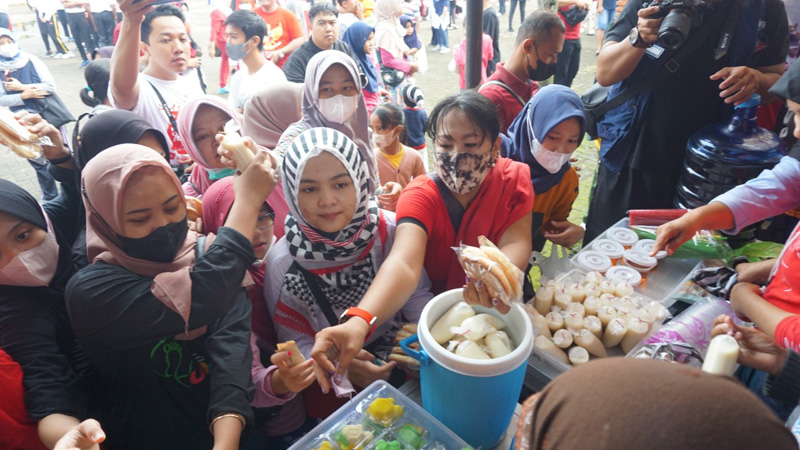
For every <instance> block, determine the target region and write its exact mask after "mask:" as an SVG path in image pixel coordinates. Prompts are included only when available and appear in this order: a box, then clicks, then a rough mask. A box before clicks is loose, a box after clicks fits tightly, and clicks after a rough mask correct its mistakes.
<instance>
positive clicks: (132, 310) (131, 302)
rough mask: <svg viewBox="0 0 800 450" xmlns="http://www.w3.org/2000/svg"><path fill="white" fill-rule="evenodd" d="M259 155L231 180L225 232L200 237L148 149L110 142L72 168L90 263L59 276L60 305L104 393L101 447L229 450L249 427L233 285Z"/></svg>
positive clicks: (263, 167)
mask: <svg viewBox="0 0 800 450" xmlns="http://www.w3.org/2000/svg"><path fill="white" fill-rule="evenodd" d="M266 159H267V155H266V152H263V151H261V152H259V153H258V154H257V155H256V157H255V159H254V160H253V163H252V164H251V165H250V166H249V167H248V168H247V170H245V171H244V173H243V174H242V176H241V177H239V178H237V180H236V181H235V183H234V188H235V189H236V192H237V195H236V200H235V201H234V204H233V206H232V207H231V211H230V213H229V214H228V218H227V220H226V222H225V226H224V227H222V228H220V229H219V234H218V235H216V236H212V235H209V236H208V237H207V238H205V237H203V238H201V237H199V235H198V234H197V233H195V232H192V231H189V229H188V225H187V222H186V206H185V205H186V201H185V199H184V197H183V192H182V190H181V185H180V181H178V178H177V177H176V176H175V173H174V172H173V171H172V169H171V168H170V166H169V164H168V163H167V162H166V161H165V160H164V158H162V157H161V156H159V155H157V154H155V153H154V152H151V151H147V150H144V149H143V148H142V147H141V146H138V145H135V144H129V145H120V146H116V147H114V148H111V149H108V150H106V151H104V152H102V153H100V154H99V155H97V156H96V157H95V158H94V159H92V160H91V161H90V162H89V164H87V165H86V167H85V168H84V170H83V177H82V186H83V193H84V204H85V207H86V212H87V229H86V234H87V244H88V254H89V260H90V261H91V262H92V264H91V265H89V266H87V267H85V268H83V269H81V270H80V271H79V272H78V273H77V274H75V276H73V277H72V279H71V280H70V282H69V284H68V286H67V294H66V297H67V309H68V311H69V314H70V317H71V319H72V324H73V327H74V330H75V334H76V335H77V337H78V341H79V342H80V343H81V345H82V346H83V348H84V349H85V350H86V352H87V354H88V355H89V356H90V358H91V359H92V362H93V363H94V365H95V367H96V368H97V370H98V372H99V375H100V377H101V378H102V379H103V380H104V382H105V385H106V386H107V387H108V392H107V397H106V398H107V399H108V400H107V402H108V403H107V404H105V405H104V406H105V407H108V408H111V409H112V414H111V415H110V416H109V417H108V418H107V420H106V421H105V422H104V423H103V427H104V429H105V430H106V432H107V435H108V440H107V444H108V446H109V448H169V449H210V448H211V447H212V445H214V446H223V447H224V448H236V447H237V446H238V443H239V436H240V433H241V431H242V430H243V429H244V428H245V426H246V425H247V424H248V423H251V422H252V420H253V419H252V413H251V410H250V396H251V395H252V381H251V379H250V371H249V365H250V361H251V357H252V356H251V353H250V345H249V344H250V302H249V301H248V300H247V297H246V294H245V292H244V290H242V289H241V285H242V280H243V279H244V276H245V273H246V271H247V268H248V267H249V266H250V265H251V264H252V263H253V262H254V261H255V259H256V257H255V254H254V253H253V246H252V244H251V243H250V238H249V236H252V233H253V230H254V228H255V226H256V220H257V215H258V210H259V208H260V207H261V205H263V203H264V199H265V198H266V197H267V196H268V195H269V193H270V191H271V190H272V187H273V186H274V185H275V180H274V178H273V174H272V170H271V168H270V165H269V163H268V162H267V163H265V161H266ZM209 242H210V243H209ZM231 361H239V362H240V363H241V364H231Z"/></svg>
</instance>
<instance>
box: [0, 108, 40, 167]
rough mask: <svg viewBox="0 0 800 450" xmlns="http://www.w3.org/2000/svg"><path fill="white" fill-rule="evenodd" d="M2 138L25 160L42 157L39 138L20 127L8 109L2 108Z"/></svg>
mask: <svg viewBox="0 0 800 450" xmlns="http://www.w3.org/2000/svg"><path fill="white" fill-rule="evenodd" d="M0 138H1V139H2V140H4V141H5V142H6V145H8V148H10V149H11V151H12V152H14V153H16V154H17V155H19V156H21V157H23V158H27V159H36V158H38V157H39V156H41V155H42V147H41V146H40V145H39V137H38V136H36V135H35V134H33V133H31V132H30V131H28V130H27V129H25V127H23V126H22V125H20V123H19V122H18V121H17V119H15V118H14V113H12V112H11V110H10V109H8V108H0Z"/></svg>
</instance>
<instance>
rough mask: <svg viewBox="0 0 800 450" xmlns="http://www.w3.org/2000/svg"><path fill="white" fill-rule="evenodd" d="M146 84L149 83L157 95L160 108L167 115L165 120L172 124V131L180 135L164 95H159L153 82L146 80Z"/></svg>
mask: <svg viewBox="0 0 800 450" xmlns="http://www.w3.org/2000/svg"><path fill="white" fill-rule="evenodd" d="M147 84H149V85H150V86H151V87H152V88H153V91H154V92H155V93H156V96H157V97H158V101H160V102H161V108H162V109H163V110H164V114H166V115H167V120H169V124H170V125H172V131H174V132H175V134H176V135H178V136H179V137H180V133H179V132H178V123H177V122H175V118H174V117H172V112H171V111H170V110H169V105H167V101H166V100H164V96H162V95H161V92H159V90H158V88H156V86H155V85H154V84H153V83H151V82H150V81H148V82H147Z"/></svg>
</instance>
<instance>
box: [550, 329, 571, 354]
mask: <svg viewBox="0 0 800 450" xmlns="http://www.w3.org/2000/svg"><path fill="white" fill-rule="evenodd" d="M572 342H573V338H572V332H570V331H569V330H564V329H561V330H558V331H556V332H555V333H554V334H553V343H554V344H556V346H557V347H558V348H562V349H564V350H566V349H568V348H570V347H572Z"/></svg>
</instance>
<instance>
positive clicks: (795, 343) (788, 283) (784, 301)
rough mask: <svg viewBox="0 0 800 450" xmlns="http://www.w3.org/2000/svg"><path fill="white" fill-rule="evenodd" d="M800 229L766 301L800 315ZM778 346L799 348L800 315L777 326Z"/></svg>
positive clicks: (796, 231) (792, 240)
mask: <svg viewBox="0 0 800 450" xmlns="http://www.w3.org/2000/svg"><path fill="white" fill-rule="evenodd" d="M799 231H800V228H798V229H795V231H794V233H792V237H791V238H789V242H787V243H786V245H787V248H786V250H785V251H784V252H783V256H781V259H780V260H779V261H778V269H777V270H776V271H775V275H774V276H773V277H772V280H770V282H769V284H768V285H767V289H766V291H765V292H764V300H766V301H768V302H770V303H771V304H773V305H775V306H777V307H778V308H780V309H782V310H784V311H787V312H790V313H792V314H800V236H798V232H799ZM775 342H777V343H778V345H780V346H782V347H785V348H791V349H792V350H794V351H800V316H793V317H787V318H786V319H783V320H782V321H781V322H780V323H778V326H777V327H775Z"/></svg>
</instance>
